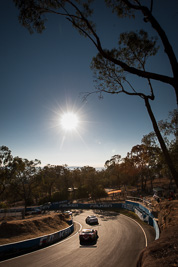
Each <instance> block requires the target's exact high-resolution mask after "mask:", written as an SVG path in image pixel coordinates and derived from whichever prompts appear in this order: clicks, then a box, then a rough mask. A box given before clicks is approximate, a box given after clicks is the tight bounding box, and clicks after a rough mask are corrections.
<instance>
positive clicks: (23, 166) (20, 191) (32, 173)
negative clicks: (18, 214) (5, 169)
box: [10, 157, 40, 209]
mask: <svg viewBox="0 0 178 267" xmlns="http://www.w3.org/2000/svg"><path fill="white" fill-rule="evenodd" d="M39 165H40V161H39V160H37V159H35V160H28V159H22V158H20V157H15V158H13V161H12V162H11V164H10V169H11V181H10V190H11V194H12V195H13V196H14V199H15V198H19V197H20V199H21V200H23V201H24V206H25V209H26V207H27V205H29V204H32V203H33V199H32V195H33V190H34V189H35V188H36V178H37V174H38V172H39Z"/></svg>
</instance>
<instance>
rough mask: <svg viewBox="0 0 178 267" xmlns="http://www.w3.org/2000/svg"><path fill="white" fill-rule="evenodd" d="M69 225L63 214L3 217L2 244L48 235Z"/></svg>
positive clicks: (0, 229)
mask: <svg viewBox="0 0 178 267" xmlns="http://www.w3.org/2000/svg"><path fill="white" fill-rule="evenodd" d="M67 227H69V225H68V223H67V222H66V219H65V217H64V216H63V215H62V214H48V215H36V216H33V217H32V216H29V217H27V218H26V219H23V220H14V219H13V218H7V217H5V218H2V219H1V224H0V245H3V244H8V243H13V242H18V241H22V240H26V239H30V238H35V237H39V236H43V235H48V234H51V233H54V232H57V231H60V230H62V229H65V228H67Z"/></svg>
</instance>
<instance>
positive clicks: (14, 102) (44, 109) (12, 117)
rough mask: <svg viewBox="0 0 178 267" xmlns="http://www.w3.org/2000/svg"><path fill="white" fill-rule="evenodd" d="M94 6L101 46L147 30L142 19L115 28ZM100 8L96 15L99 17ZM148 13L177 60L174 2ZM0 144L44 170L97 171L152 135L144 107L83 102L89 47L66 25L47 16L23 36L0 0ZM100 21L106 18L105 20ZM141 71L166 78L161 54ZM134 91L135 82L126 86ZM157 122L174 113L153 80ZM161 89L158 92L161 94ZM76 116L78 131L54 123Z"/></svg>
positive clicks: (164, 89) (165, 91) (121, 101)
mask: <svg viewBox="0 0 178 267" xmlns="http://www.w3.org/2000/svg"><path fill="white" fill-rule="evenodd" d="M102 2H103V1H101V0H100V1H97V3H99V4H100V5H99V4H98V5H97V7H96V16H95V18H96V19H97V22H98V28H97V29H98V33H99V36H101V40H102V42H103V44H104V47H106V48H111V47H114V46H116V44H117V40H118V36H119V33H121V32H124V31H127V30H134V29H140V28H143V27H145V26H146V27H147V29H148V30H149V31H150V32H152V33H153V35H155V33H154V32H153V31H152V30H151V28H149V25H147V24H146V25H145V23H143V20H141V19H138V20H136V21H135V22H134V21H130V20H124V22H120V20H118V19H117V18H116V17H115V16H113V15H111V14H107V12H108V11H107V9H105V8H104V7H102V9H101V6H102ZM101 10H102V12H101ZM153 14H154V15H155V16H156V17H157V19H158V21H159V22H160V24H161V26H162V27H163V28H164V29H165V31H166V33H167V35H168V38H169V40H170V41H171V44H172V46H173V48H174V50H175V53H176V54H177V51H178V46H177V43H178V35H177V25H178V1H177V0H171V1H167V0H164V1H161V6H160V0H157V1H155V5H154V9H153ZM0 17H1V23H0V33H1V42H0V58H1V60H0V73H1V79H0V91H1V105H0V120H1V130H0V145H6V146H8V147H9V149H10V150H11V151H12V155H13V156H19V157H22V158H27V159H29V160H31V159H32V160H33V159H39V160H41V163H42V166H44V165H46V164H51V165H53V164H54V165H63V164H67V165H68V166H86V165H89V166H93V167H103V166H104V163H105V161H106V160H108V159H110V158H111V157H112V156H113V155H115V154H120V155H121V156H122V157H125V156H126V154H127V152H129V151H130V150H131V149H132V147H133V146H134V145H137V144H140V143H141V139H142V137H143V135H145V134H148V133H149V132H151V131H152V130H153V128H152V125H151V121H150V119H149V117H148V114H147V111H146V109H145V106H144V102H143V101H142V100H141V99H139V98H136V97H129V96H125V95H119V96H116V95H115V96H114V95H105V96H104V99H103V100H99V99H98V97H97V95H92V96H90V97H89V98H88V101H87V102H85V103H84V102H83V101H82V98H81V93H82V92H89V91H93V90H95V88H94V83H93V73H92V71H91V70H90V63H91V60H92V57H93V56H95V55H96V53H97V51H96V49H95V47H94V46H93V45H92V44H91V43H90V42H89V40H87V39H85V38H83V37H82V36H80V35H79V34H78V33H77V32H76V31H75V30H74V29H73V28H72V27H71V25H70V23H69V22H68V21H66V20H65V19H64V18H61V17H59V16H50V17H49V19H48V23H47V29H46V30H45V31H44V32H43V33H42V34H37V33H35V34H33V35H30V34H29V32H28V31H27V30H26V29H25V28H23V27H22V26H21V25H20V24H19V22H18V10H17V9H16V7H15V6H14V3H13V2H12V1H11V0H1V1H0ZM106 18H107V19H106ZM152 60H153V61H150V62H149V63H150V64H149V65H148V70H151V71H156V72H158V73H163V74H167V75H170V74H171V71H170V68H169V64H168V60H167V58H166V55H165V54H164V53H163V51H162V48H161V49H160V51H159V54H158V56H156V58H153V59H152ZM133 82H134V83H135V84H136V85H137V86H141V85H142V81H141V80H140V79H139V80H134V81H133ZM153 85H154V89H155V96H156V99H155V101H154V102H152V108H153V111H154V113H155V116H156V119H157V120H161V119H166V118H167V116H168V112H169V111H171V110H173V109H175V108H176V100H175V94H174V91H173V89H172V88H171V87H170V86H168V85H164V84H162V83H159V82H153ZM160 91H161V94H160ZM67 111H72V112H74V113H76V114H77V115H78V118H79V121H80V122H79V126H78V128H77V129H76V130H75V131H72V132H65V131H64V130H63V129H62V128H61V126H60V123H59V118H60V116H61V114H62V113H65V112H67Z"/></svg>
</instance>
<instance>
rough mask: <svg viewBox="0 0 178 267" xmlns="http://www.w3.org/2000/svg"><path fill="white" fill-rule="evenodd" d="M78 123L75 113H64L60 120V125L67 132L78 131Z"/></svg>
mask: <svg viewBox="0 0 178 267" xmlns="http://www.w3.org/2000/svg"><path fill="white" fill-rule="evenodd" d="M78 123H79V119H78V116H77V115H76V114H75V113H73V112H68V113H64V114H63V115H62V116H61V118H60V124H61V126H62V128H63V129H64V130H66V131H72V130H76V128H77V126H78Z"/></svg>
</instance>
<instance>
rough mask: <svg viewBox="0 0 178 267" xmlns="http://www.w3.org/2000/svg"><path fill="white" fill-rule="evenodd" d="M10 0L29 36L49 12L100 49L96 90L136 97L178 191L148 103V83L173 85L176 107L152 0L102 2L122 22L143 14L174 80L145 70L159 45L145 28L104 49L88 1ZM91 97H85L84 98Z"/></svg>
mask: <svg viewBox="0 0 178 267" xmlns="http://www.w3.org/2000/svg"><path fill="white" fill-rule="evenodd" d="M14 2H15V4H16V6H17V7H18V8H19V10H20V15H19V20H20V23H21V24H22V25H23V26H25V27H26V28H27V29H28V30H29V31H30V32H33V30H36V31H37V32H39V33H41V32H42V31H43V30H44V29H45V19H46V18H45V15H46V14H47V13H52V14H57V15H60V16H64V17H65V18H66V19H67V20H68V21H69V22H71V23H72V25H73V26H74V27H75V28H76V29H77V30H78V31H79V33H80V34H82V35H84V36H85V37H87V38H89V40H90V41H91V42H92V43H93V45H94V46H95V47H96V49H97V50H98V55H97V56H96V57H95V58H93V62H92V68H93V69H94V71H95V75H96V80H97V83H98V84H97V92H99V93H100V95H102V93H109V94H116V95H118V94H120V93H125V94H127V95H130V96H138V97H140V98H142V99H143V100H144V103H145V106H146V109H147V111H148V114H149V116H150V119H151V121H152V125H153V128H154V131H155V133H156V135H157V138H158V140H159V143H160V146H161V149H162V151H163V154H164V157H165V160H166V162H167V164H168V166H169V169H170V172H171V174H172V177H173V178H174V180H175V182H176V185H177V187H178V172H177V170H176V168H175V165H174V163H173V161H172V159H171V157H170V154H169V151H168V149H167V147H166V144H165V142H164V140H163V138H162V135H161V133H160V130H159V127H158V125H157V122H156V119H155V116H154V113H153V111H152V109H151V105H150V101H153V100H154V98H155V96H154V90H153V87H152V80H155V81H159V82H161V83H165V84H168V85H170V86H172V88H173V89H174V91H175V95H176V101H177V104H178V63H177V59H176V56H175V53H174V51H173V48H172V46H171V44H170V42H169V40H168V38H167V35H166V33H165V31H164V30H163V29H162V27H161V26H160V24H159V22H158V21H157V20H156V18H155V17H154V16H153V13H152V9H153V0H150V1H146V2H144V1H141V0H117V1H115V0H105V2H106V4H107V6H108V7H109V8H112V11H113V12H115V13H116V14H117V16H118V17H119V18H120V19H121V18H123V17H130V18H131V17H132V18H133V17H134V16H136V15H137V14H138V13H140V14H141V15H142V17H143V21H144V23H149V24H150V26H151V27H152V28H153V30H155V32H156V34H157V36H158V37H159V39H160V41H161V44H162V46H163V49H164V51H165V53H166V55H167V57H168V60H169V64H170V67H171V70H172V76H167V75H164V74H158V73H153V72H152V71H147V70H146V67H147V66H146V63H147V59H148V58H149V57H150V56H154V55H155V54H156V53H157V51H158V46H157V45H156V38H153V37H149V36H148V33H147V32H145V31H144V30H140V31H139V32H130V33H123V34H121V35H120V40H119V42H118V48H117V49H116V48H114V49H104V48H103V46H102V43H101V39H100V37H99V35H98V33H97V32H96V29H95V25H94V23H93V22H92V21H90V20H89V17H90V16H91V15H92V9H91V6H90V4H91V2H93V1H92V0H90V1H89V0H88V1H79V0H76V1H75V0H73V1H70V0H61V1H60V0H51V1H47V0H31V1H23V0H14ZM128 74H131V75H134V77H141V78H144V79H145V81H146V82H147V83H148V88H149V93H146V92H145V90H143V88H141V90H140V91H139V90H138V88H134V85H133V84H132V83H131V82H130V80H129V77H130V76H129V77H127V75H128ZM90 94H91V93H88V94H86V96H88V95H90Z"/></svg>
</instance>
